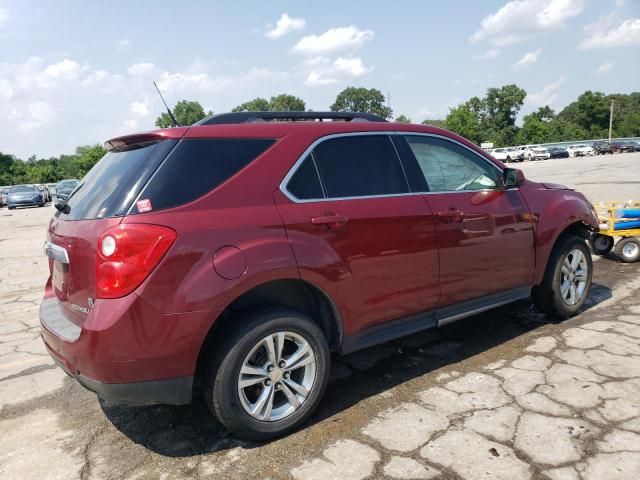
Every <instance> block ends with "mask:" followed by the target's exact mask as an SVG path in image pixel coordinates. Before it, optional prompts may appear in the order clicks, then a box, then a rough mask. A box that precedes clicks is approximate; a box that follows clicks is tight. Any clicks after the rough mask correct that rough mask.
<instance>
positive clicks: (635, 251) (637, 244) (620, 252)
mask: <svg viewBox="0 0 640 480" xmlns="http://www.w3.org/2000/svg"><path fill="white" fill-rule="evenodd" d="M614 251H615V253H616V255H617V256H618V257H619V258H620V260H622V261H623V262H625V263H633V262H637V261H638V259H640V240H638V239H637V238H636V237H625V238H623V239H622V240H620V241H619V242H618V243H616V247H615V250H614Z"/></svg>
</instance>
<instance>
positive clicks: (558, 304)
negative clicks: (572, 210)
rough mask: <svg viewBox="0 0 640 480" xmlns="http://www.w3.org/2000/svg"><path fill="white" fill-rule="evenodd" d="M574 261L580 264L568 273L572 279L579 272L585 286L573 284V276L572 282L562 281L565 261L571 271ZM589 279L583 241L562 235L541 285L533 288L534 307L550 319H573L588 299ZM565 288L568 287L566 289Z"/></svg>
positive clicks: (590, 269)
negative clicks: (577, 260) (569, 265)
mask: <svg viewBox="0 0 640 480" xmlns="http://www.w3.org/2000/svg"><path fill="white" fill-rule="evenodd" d="M580 255H581V256H580ZM574 259H579V260H580V261H579V262H577V263H576V268H574V269H573V270H570V271H569V273H571V272H572V273H573V275H575V273H577V272H582V274H581V277H584V280H583V282H584V283H583V282H581V281H580V280H574V279H573V275H572V277H571V279H567V278H566V277H565V275H566V273H565V271H566V270H565V263H564V262H565V260H566V261H567V262H568V263H569V264H571V268H573V262H572V260H574ZM585 269H586V272H584V270H585ZM585 273H586V274H585ZM592 277H593V263H592V261H591V252H590V251H589V248H587V245H586V243H585V241H584V240H583V239H582V238H580V237H578V236H575V235H562V236H561V237H560V238H559V239H558V241H557V243H556V245H555V246H554V248H553V250H552V252H551V255H550V257H549V262H548V263H547V268H546V270H545V273H544V277H543V280H542V283H541V284H540V285H538V286H537V287H535V288H534V291H533V300H534V302H535V304H536V306H537V307H538V308H539V309H540V310H541V311H543V312H544V313H546V314H547V315H549V316H552V317H556V318H562V319H564V318H569V317H572V316H574V315H576V314H577V313H578V312H579V311H580V308H581V307H582V305H583V304H584V302H585V300H586V299H587V296H588V294H589V288H590V287H591V280H592ZM567 284H568V285H569V286H568V287H565V285H567Z"/></svg>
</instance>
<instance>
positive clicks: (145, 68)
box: [127, 62, 156, 77]
mask: <svg viewBox="0 0 640 480" xmlns="http://www.w3.org/2000/svg"><path fill="white" fill-rule="evenodd" d="M155 70H156V66H155V65H154V64H153V63H149V62H142V63H134V64H133V65H131V66H129V68H127V73H129V75H133V76H134V77H142V76H144V75H148V74H150V73H151V72H153V71H155Z"/></svg>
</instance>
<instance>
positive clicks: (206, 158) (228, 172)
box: [140, 138, 274, 210]
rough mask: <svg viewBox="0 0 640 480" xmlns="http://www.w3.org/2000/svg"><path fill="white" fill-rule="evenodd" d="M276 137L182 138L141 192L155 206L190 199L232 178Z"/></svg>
mask: <svg viewBox="0 0 640 480" xmlns="http://www.w3.org/2000/svg"><path fill="white" fill-rule="evenodd" d="M273 143H274V140H270V139H253V138H233V139H227V138H212V139H185V140H182V141H181V142H180V143H179V144H178V145H177V146H176V148H175V150H174V151H173V152H171V153H170V154H169V156H168V157H167V158H166V160H165V161H164V163H163V164H162V165H161V166H160V168H158V170H157V171H156V174H155V175H154V176H153V177H152V179H151V180H150V181H149V184H148V185H147V186H146V187H145V188H144V190H143V191H142V193H141V194H140V198H141V199H149V200H150V202H151V204H152V205H153V209H154V210H161V209H164V208H170V207H175V206H178V205H183V204H185V203H188V202H191V201H193V200H195V199H196V198H198V197H201V196H202V195H204V194H205V193H207V192H209V191H211V190H213V189H214V188H216V187H217V186H218V185H220V184H222V183H223V182H224V181H226V180H228V179H229V178H231V177H232V176H233V175H235V174H236V173H238V172H239V171H240V170H242V169H243V168H244V167H246V166H247V165H249V164H250V163H251V162H252V161H253V160H255V159H256V158H257V157H258V156H260V155H261V154H262V153H263V152H264V151H265V150H267V148H269V147H270V146H271V145H273Z"/></svg>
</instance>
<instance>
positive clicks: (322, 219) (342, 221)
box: [311, 214, 349, 230]
mask: <svg viewBox="0 0 640 480" xmlns="http://www.w3.org/2000/svg"><path fill="white" fill-rule="evenodd" d="M348 221H349V219H348V218H347V217H345V216H344V215H336V214H330V215H321V216H319V217H313V218H312V219H311V223H312V224H314V225H326V226H327V228H329V229H330V230H335V229H337V228H341V227H344V226H345V225H346V224H347V222H348Z"/></svg>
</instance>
